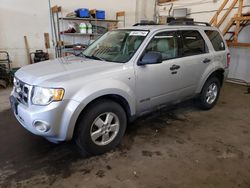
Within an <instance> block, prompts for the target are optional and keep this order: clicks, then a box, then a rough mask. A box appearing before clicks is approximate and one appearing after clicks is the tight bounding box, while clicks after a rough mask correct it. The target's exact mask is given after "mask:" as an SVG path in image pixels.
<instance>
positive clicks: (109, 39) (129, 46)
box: [83, 30, 148, 63]
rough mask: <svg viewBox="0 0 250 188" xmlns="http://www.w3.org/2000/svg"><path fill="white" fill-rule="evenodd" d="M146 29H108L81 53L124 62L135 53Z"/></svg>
mask: <svg viewBox="0 0 250 188" xmlns="http://www.w3.org/2000/svg"><path fill="white" fill-rule="evenodd" d="M147 34H148V31H135V30H116V31H110V32H108V33H106V34H104V35H103V36H102V37H100V38H99V39H98V40H97V41H95V42H94V43H93V44H91V45H90V46H89V47H88V48H87V49H86V50H85V51H84V52H83V55H84V56H86V57H87V58H93V59H98V60H104V61H112V62H118V63H125V62H127V61H129V60H130V59H131V58H132V56H133V55H134V54H135V52H136V51H137V49H138V48H139V47H140V45H141V43H142V42H143V41H144V39H145V37H146V36H147Z"/></svg>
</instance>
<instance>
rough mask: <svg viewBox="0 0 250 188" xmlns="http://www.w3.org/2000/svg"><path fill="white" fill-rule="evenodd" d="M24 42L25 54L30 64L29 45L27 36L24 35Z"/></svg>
mask: <svg viewBox="0 0 250 188" xmlns="http://www.w3.org/2000/svg"><path fill="white" fill-rule="evenodd" d="M24 43H25V49H26V54H27V58H28V61H29V64H32V59H31V57H30V47H29V42H28V38H27V36H24Z"/></svg>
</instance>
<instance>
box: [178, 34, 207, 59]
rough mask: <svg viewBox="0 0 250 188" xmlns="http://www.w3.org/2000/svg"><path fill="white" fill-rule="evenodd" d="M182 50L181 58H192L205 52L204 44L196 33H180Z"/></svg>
mask: <svg viewBox="0 0 250 188" xmlns="http://www.w3.org/2000/svg"><path fill="white" fill-rule="evenodd" d="M181 33H182V40H183V48H182V56H192V55H199V54H204V53H206V52H207V50H206V49H207V48H206V43H205V41H204V39H203V38H202V36H201V34H200V33H199V32H198V31H192V30H191V31H190V30H188V31H181Z"/></svg>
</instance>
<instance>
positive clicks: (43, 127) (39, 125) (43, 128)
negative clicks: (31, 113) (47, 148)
mask: <svg viewBox="0 0 250 188" xmlns="http://www.w3.org/2000/svg"><path fill="white" fill-rule="evenodd" d="M34 127H35V128H36V130H37V131H39V132H42V133H45V132H48V131H49V129H50V127H49V125H48V124H47V123H45V122H43V121H36V122H35V123H34Z"/></svg>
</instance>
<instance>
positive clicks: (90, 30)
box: [86, 23, 93, 34]
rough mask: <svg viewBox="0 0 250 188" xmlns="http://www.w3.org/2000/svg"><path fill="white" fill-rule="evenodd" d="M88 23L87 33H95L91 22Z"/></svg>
mask: <svg viewBox="0 0 250 188" xmlns="http://www.w3.org/2000/svg"><path fill="white" fill-rule="evenodd" d="M86 25H87V33H88V34H92V33H93V29H92V25H91V23H87V24H86Z"/></svg>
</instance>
